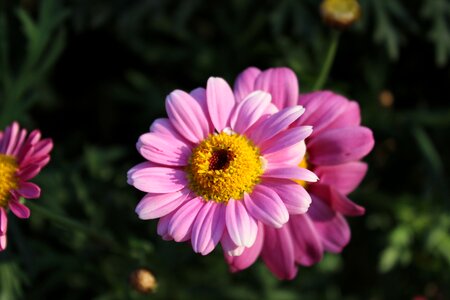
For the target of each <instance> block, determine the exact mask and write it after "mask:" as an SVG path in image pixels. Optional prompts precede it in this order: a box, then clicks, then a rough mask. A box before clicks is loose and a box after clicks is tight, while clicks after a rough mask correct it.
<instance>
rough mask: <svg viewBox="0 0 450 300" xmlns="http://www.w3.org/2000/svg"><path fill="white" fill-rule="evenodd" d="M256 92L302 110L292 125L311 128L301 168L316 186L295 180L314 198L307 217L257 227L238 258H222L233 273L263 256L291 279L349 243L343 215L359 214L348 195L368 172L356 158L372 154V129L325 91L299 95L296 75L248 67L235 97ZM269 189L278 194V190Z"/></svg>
mask: <svg viewBox="0 0 450 300" xmlns="http://www.w3.org/2000/svg"><path fill="white" fill-rule="evenodd" d="M254 90H264V91H267V92H269V93H270V94H271V95H272V102H273V103H274V104H275V105H276V106H277V108H279V109H286V108H287V107H291V106H295V105H298V104H300V105H303V106H304V107H305V109H306V111H305V113H304V114H303V116H302V117H301V118H299V119H298V120H297V121H295V122H294V123H293V124H292V125H291V126H299V125H311V126H313V128H314V131H313V133H312V134H311V135H310V136H309V137H308V139H306V155H304V153H303V152H300V153H299V155H300V156H302V157H304V159H303V160H302V162H301V164H300V166H302V167H305V168H308V169H310V170H311V171H313V172H314V173H315V174H317V175H318V176H319V178H320V182H317V183H311V184H306V183H305V182H304V181H297V182H298V185H301V186H303V187H305V188H306V190H307V191H308V192H309V194H310V195H311V197H312V203H311V206H310V208H309V210H308V212H307V213H305V214H297V215H294V216H291V218H290V219H289V221H288V223H287V224H286V225H284V226H283V227H282V228H279V229H277V228H271V227H267V226H263V224H261V223H258V226H259V230H258V235H257V237H256V242H255V244H254V245H253V246H252V247H250V248H249V249H245V250H244V251H243V253H242V255H240V256H230V255H227V254H225V258H226V260H227V262H228V263H229V265H230V269H231V271H239V270H242V269H245V268H247V267H249V266H250V265H251V264H253V262H254V261H255V260H256V259H257V257H258V256H259V255H261V257H262V259H263V261H264V262H265V263H266V265H267V266H268V268H269V269H270V270H271V271H272V272H273V273H274V274H275V275H276V276H277V277H278V278H280V279H292V278H294V277H295V276H296V274H297V265H305V266H310V265H312V264H314V263H316V262H318V261H320V260H321V259H322V256H323V252H324V251H330V252H334V253H337V252H340V251H342V249H343V248H344V247H345V246H346V245H347V243H348V242H349V240H350V228H349V226H348V223H347V221H346V220H345V218H344V216H359V215H362V214H364V208H362V207H361V206H359V205H357V204H355V203H354V202H352V201H351V200H349V199H348V198H347V195H348V194H349V193H350V192H352V191H353V190H354V189H355V188H356V187H357V186H358V185H359V183H360V182H361V180H362V179H363V177H364V176H365V174H366V171H367V165H366V164H365V163H363V162H360V161H359V160H360V159H361V158H362V157H364V156H365V155H367V154H368V153H369V152H370V151H371V149H372V148H373V145H374V139H373V135H372V131H371V130H370V129H368V128H366V127H362V126H360V123H361V115H360V111H359V106H358V104H357V103H356V102H354V101H349V100H347V99H346V98H344V97H342V96H340V95H337V94H334V93H332V92H328V91H319V92H313V93H309V94H302V95H300V96H299V86H298V81H297V77H296V76H295V74H294V72H293V71H291V70H290V69H287V68H273V69H268V70H266V71H264V72H261V71H260V70H258V69H257V68H253V67H251V68H248V69H246V70H245V71H244V72H243V73H241V74H240V75H239V76H238V78H237V80H236V83H235V88H234V93H235V95H236V99H237V100H238V101H239V99H242V98H245V97H246V96H247V95H248V94H250V93H252V92H253V91H254ZM270 187H271V188H272V189H274V190H275V191H277V188H278V186H276V185H270ZM300 196H301V195H298V196H297V197H300Z"/></svg>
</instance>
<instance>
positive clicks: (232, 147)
mask: <svg viewBox="0 0 450 300" xmlns="http://www.w3.org/2000/svg"><path fill="white" fill-rule="evenodd" d="M186 171H187V174H188V179H189V185H190V188H191V190H193V191H194V192H195V193H196V194H197V195H198V196H201V197H203V199H205V200H206V201H209V200H213V201H216V202H225V203H226V202H228V200H229V199H230V198H233V199H235V200H239V199H242V197H243V196H244V192H247V193H251V192H252V191H253V188H254V187H255V185H256V184H257V183H259V181H260V177H261V175H262V173H263V164H262V162H261V159H260V153H259V149H258V148H257V147H256V146H255V145H254V144H253V143H252V142H251V141H250V140H249V139H247V138H246V137H245V136H243V135H240V134H236V133H232V134H228V133H225V132H222V133H219V134H213V135H210V136H208V137H207V138H206V139H205V140H203V141H202V142H201V143H200V144H199V145H198V146H197V147H195V148H194V150H193V151H192V155H191V157H190V160H189V165H188V166H187V169H186Z"/></svg>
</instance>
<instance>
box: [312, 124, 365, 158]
mask: <svg viewBox="0 0 450 300" xmlns="http://www.w3.org/2000/svg"><path fill="white" fill-rule="evenodd" d="M373 145H374V139H373V135H372V131H371V130H370V129H368V128H366V127H347V128H339V129H332V130H328V131H326V132H323V133H322V134H321V135H320V136H317V137H316V138H315V139H313V140H311V142H310V143H309V144H308V153H309V155H310V156H309V160H310V161H311V163H313V164H315V165H337V164H342V163H346V162H349V161H354V160H359V159H361V158H362V157H364V156H365V155H367V154H368V153H369V152H370V150H372V148H373Z"/></svg>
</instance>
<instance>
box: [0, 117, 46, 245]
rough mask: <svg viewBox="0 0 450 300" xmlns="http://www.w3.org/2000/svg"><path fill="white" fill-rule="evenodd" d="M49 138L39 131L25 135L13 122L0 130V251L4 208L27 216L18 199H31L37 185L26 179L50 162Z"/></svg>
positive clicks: (5, 220) (5, 217)
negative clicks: (42, 136)
mask: <svg viewBox="0 0 450 300" xmlns="http://www.w3.org/2000/svg"><path fill="white" fill-rule="evenodd" d="M52 148H53V143H52V141H51V139H41V133H40V132H39V130H34V131H32V132H31V133H30V134H29V135H27V131H26V130H25V129H20V127H19V124H17V122H14V123H12V124H11V125H10V126H9V127H7V128H6V130H5V131H4V132H1V131H0V251H3V250H5V248H6V230H7V226H8V210H11V211H12V212H13V214H15V215H16V216H17V217H18V218H21V219H27V218H29V217H30V210H29V209H28V207H26V206H25V205H24V204H22V203H21V202H20V198H21V197H23V198H25V199H35V198H39V196H40V194H41V190H40V188H39V187H38V186H37V185H36V184H34V183H32V182H29V180H30V179H32V178H34V177H35V176H36V175H37V174H38V173H39V172H40V171H41V169H42V168H43V167H44V166H45V165H46V164H47V163H48V162H49V161H50V155H49V153H50V151H51V150H52Z"/></svg>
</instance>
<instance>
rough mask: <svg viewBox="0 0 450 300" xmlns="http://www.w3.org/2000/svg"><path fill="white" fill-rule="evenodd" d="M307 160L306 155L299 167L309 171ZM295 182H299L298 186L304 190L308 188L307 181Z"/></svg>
mask: <svg viewBox="0 0 450 300" xmlns="http://www.w3.org/2000/svg"><path fill="white" fill-rule="evenodd" d="M306 159H307V155H306V154H305V156H304V157H303V159H302V161H301V162H300V164H299V165H298V166H299V167H300V168H305V169H308V162H307V161H306ZM294 181H295V182H297V183H298V184H300V185H301V186H302V187H304V188H305V187H306V186H307V183H306V181H303V180H294Z"/></svg>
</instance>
